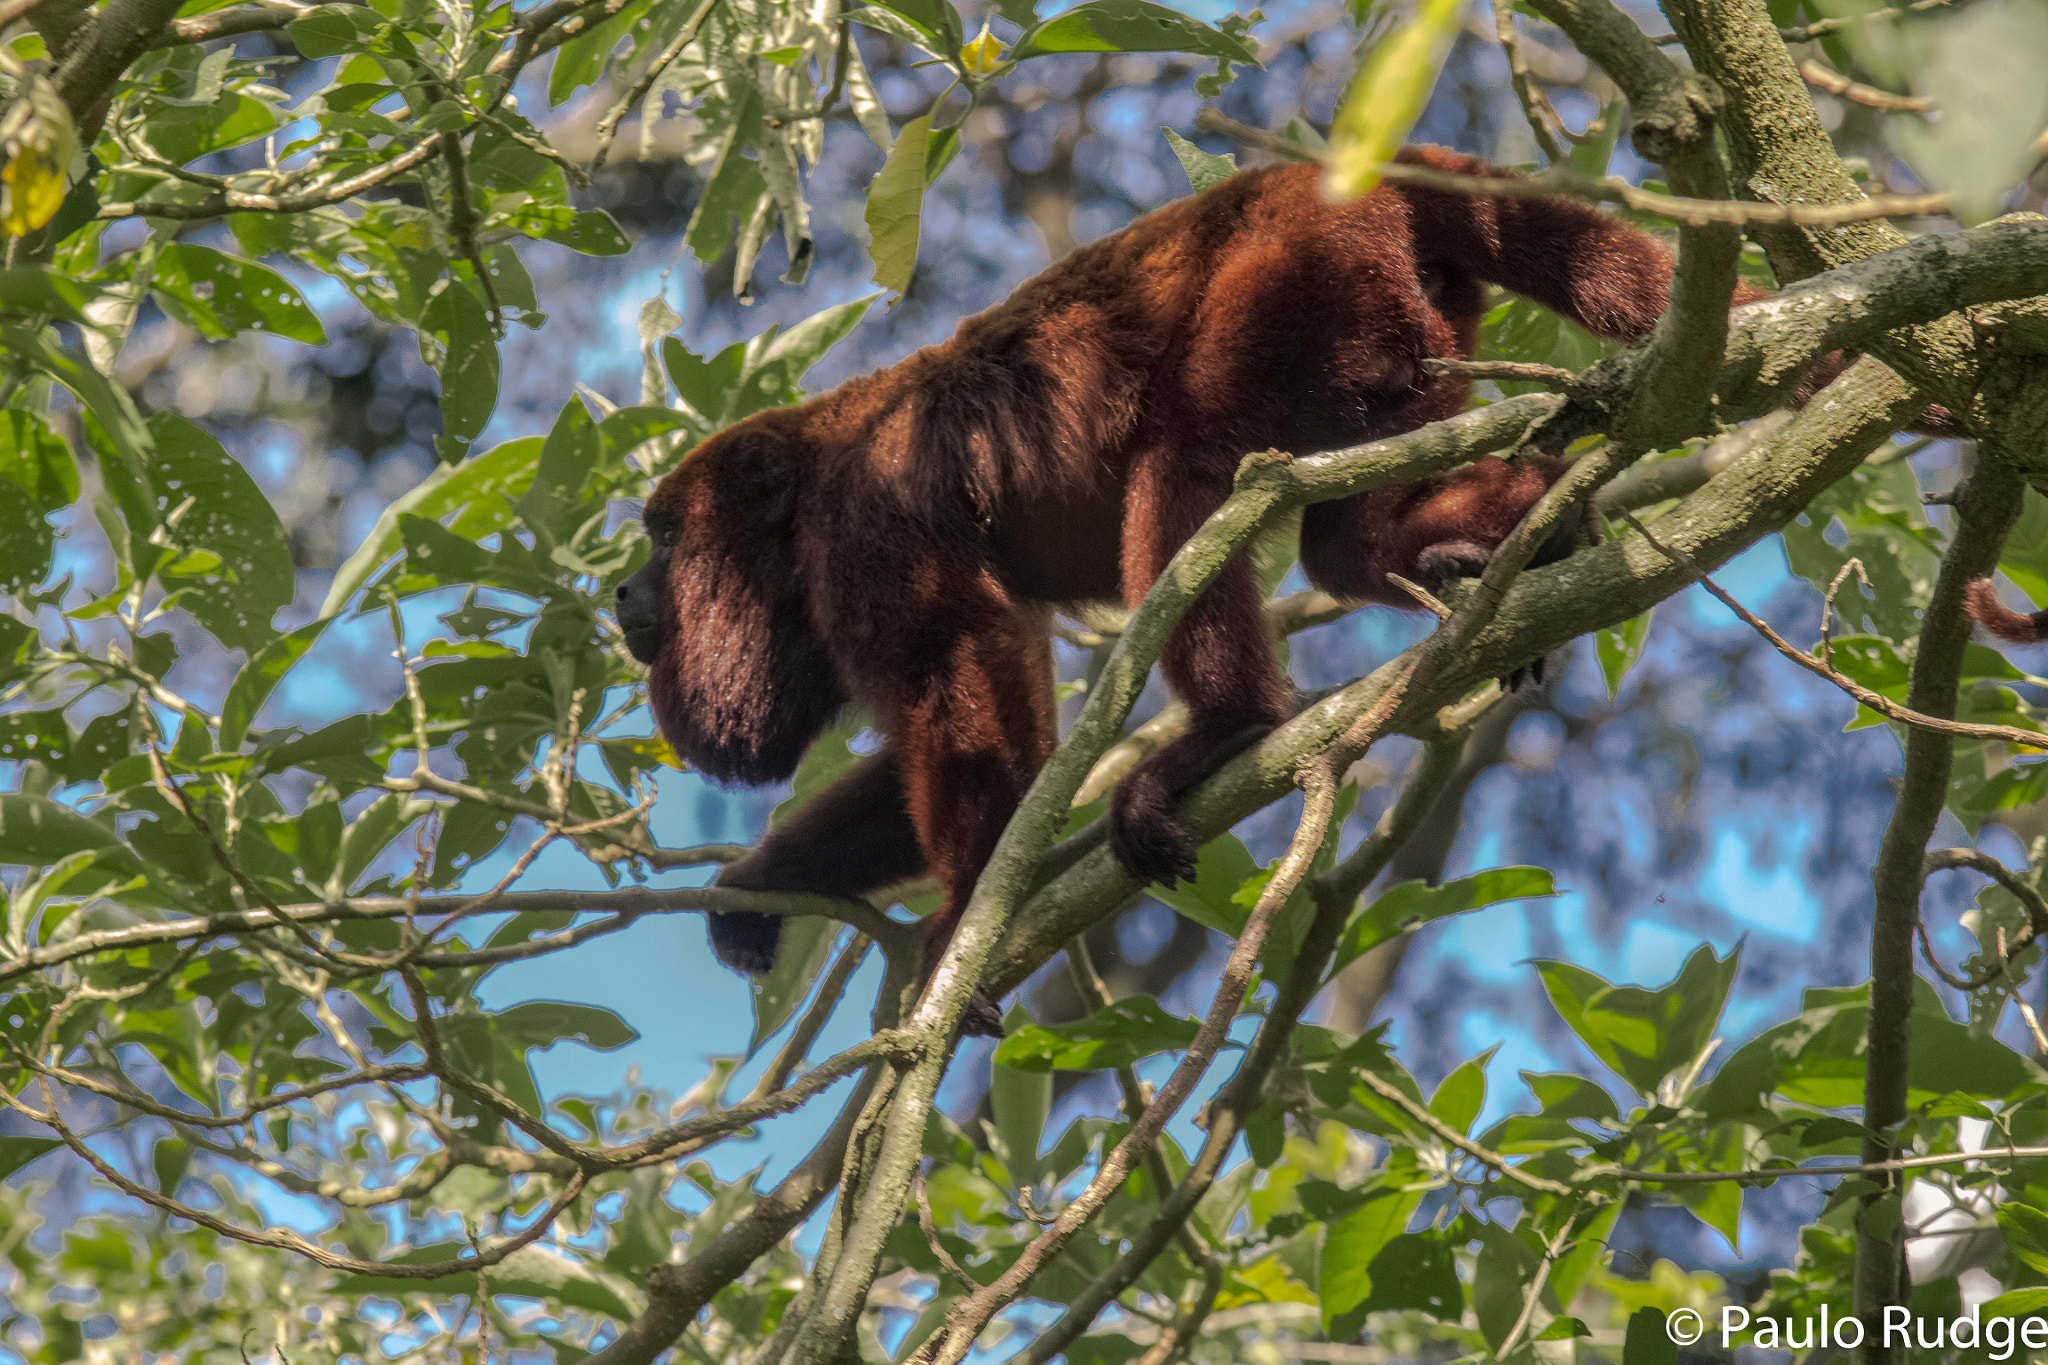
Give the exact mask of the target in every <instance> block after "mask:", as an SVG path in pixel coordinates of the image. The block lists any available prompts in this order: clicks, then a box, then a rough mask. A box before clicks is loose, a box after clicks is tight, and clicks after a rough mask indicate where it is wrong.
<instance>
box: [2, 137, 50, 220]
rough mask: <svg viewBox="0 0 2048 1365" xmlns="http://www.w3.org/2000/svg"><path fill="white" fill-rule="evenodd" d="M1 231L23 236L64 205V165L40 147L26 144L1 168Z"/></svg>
mask: <svg viewBox="0 0 2048 1365" xmlns="http://www.w3.org/2000/svg"><path fill="white" fill-rule="evenodd" d="M0 183H4V184H5V185H6V192H5V193H4V194H0V200H4V201H5V202H4V203H0V231H5V232H7V233H9V234H11V235H13V236H16V237H23V236H26V235H28V234H29V233H31V232H34V231H35V230H36V229H37V228H39V227H41V226H42V225H43V224H45V223H47V222H49V221H50V220H51V219H52V218H54V217H56V216H57V210H58V209H59V208H61V207H63V205H64V168H63V167H62V166H60V165H58V164H57V160H56V158H55V157H53V156H51V155H50V154H49V153H48V152H46V151H43V150H41V149H40V148H37V147H24V148H22V149H21V151H19V152H18V153H16V154H15V157H14V159H13V160H12V161H10V162H8V163H7V166H6V168H5V169H4V170H0Z"/></svg>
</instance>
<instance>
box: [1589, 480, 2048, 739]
mask: <svg viewBox="0 0 2048 1365" xmlns="http://www.w3.org/2000/svg"><path fill="white" fill-rule="evenodd" d="M1621 518H1622V520H1624V521H1626V522H1627V523H1628V524H1629V525H1631V526H1633V527H1635V529H1636V530H1637V531H1638V532H1640V533H1641V534H1642V537H1643V539H1645V540H1647V541H1649V542H1650V545H1651V546H1652V547H1653V548H1654V549H1656V550H1657V551H1658V552H1659V553H1661V554H1663V555H1664V556H1665V557H1666V558H1668V559H1670V560H1671V561H1672V562H1673V563H1674V564H1677V565H1679V566H1680V567H1681V568H1683V569H1685V570H1686V571H1687V572H1688V573H1690V574H1691V575H1692V576H1693V578H1694V580H1695V581H1697V582H1698V583H1699V584H1700V586H1701V587H1703V588H1705V589H1706V590H1707V591H1708V592H1710V593H1712V594H1713V595H1714V596H1715V598H1716V599H1718V600H1719V601H1720V603H1721V605H1723V606H1725V607H1727V608H1728V610H1730V611H1732V612H1734V613H1735V614H1736V615H1737V616H1738V617H1740V618H1741V619H1742V621H1743V624H1745V625H1747V626H1748V627H1749V628H1750V629H1751V630H1754V631H1755V632H1757V634H1759V635H1761V636H1763V637H1764V639H1766V640H1768V641H1770V643H1771V646H1772V647H1773V648H1774V649H1776V650H1777V651H1778V652H1779V653H1780V654H1782V655H1784V656H1785V657H1786V658H1788V659H1790V660H1791V661H1792V662H1793V663H1796V664H1798V665H1799V666H1800V667H1801V668H1803V669H1805V670H1806V671H1807V672H1809V673H1812V674H1814V675H1815V676H1816V677H1821V678H1825V679H1827V680H1828V681H1829V682H1831V683H1833V684H1834V685H1835V686H1836V687H1839V688H1841V689H1842V690H1843V691H1844V692H1847V693H1848V694H1849V695H1850V696H1852V697H1854V698H1855V699H1856V700H1857V701H1859V702H1861V703H1863V704H1864V705H1865V706H1867V707H1869V708H1870V709H1871V710H1873V711H1875V712H1877V713H1878V714H1879V715H1881V716H1884V717H1885V718H1886V719H1887V720H1895V721H1897V722H1898V723H1899V724H1901V725H1910V726H1913V727H1914V728H1915V729H1919V730H1928V731H1932V732H1933V733H1935V734H1943V735H1957V736H1960V737H1962V738H1965V739H2000V740H2004V741H2005V742H2006V743H2007V744H2016V745H2020V746H2021V747H2023V748H2028V749H2048V736H2043V735H2040V734H2037V733H2035V732H2033V731H2031V730H2022V729H2020V728H2018V727H2017V726H2012V725H1978V724H1975V723H1974V722H1970V721H1960V720H1943V719H1941V718H1940V717H1939V716H1928V715H1922V714H1921V713H1920V712H1918V711H1912V710H1908V709H1907V708H1906V707H1904V706H1902V705H1900V704H1899V703H1898V702H1895V701H1893V700H1892V699H1891V698H1890V697H1887V696H1885V695H1883V694H1882V693H1879V692H1873V691H1871V690H1870V689H1869V688H1867V687H1865V686H1864V685H1863V684H1862V683H1859V682H1857V681H1856V680H1855V679H1854V678H1851V677H1849V676H1847V675H1846V674H1844V673H1841V672H1838V671H1837V670H1835V669H1833V668H1830V667H1828V665H1826V664H1825V663H1823V662H1821V661H1820V660H1819V659H1816V658H1815V657H1814V656H1813V655H1811V654H1806V653H1802V652H1801V651H1799V650H1798V649H1796V648H1794V647H1793V646H1792V645H1791V644H1790V643H1789V642H1788V641H1787V640H1786V639H1785V637H1784V636H1782V635H1780V634H1778V632H1777V631H1775V630H1772V629H1771V627H1770V625H1769V623H1767V622H1765V621H1762V620H1760V619H1758V617H1757V616H1756V615H1755V614H1754V613H1752V612H1751V611H1749V609H1748V608H1746V607H1744V606H1743V605H1742V604H1741V603H1740V602H1737V601H1736V600H1735V599H1734V598H1733V597H1730V596H1729V595H1728V594H1727V593H1726V592H1725V591H1723V590H1722V588H1721V585H1720V584H1718V583H1716V582H1714V580H1713V579H1712V578H1711V577H1709V576H1708V575H1707V572H1706V571H1705V570H1704V569H1702V568H1700V566H1699V565H1698V564H1697V563H1695V562H1694V561H1693V558H1692V556H1690V555H1688V554H1686V553H1685V552H1684V551H1683V550H1680V549H1678V548H1676V547H1675V546H1670V545H1665V544H1663V543H1662V542H1660V541H1659V540H1658V539H1657V538H1656V537H1655V536H1653V535H1651V534H1650V533H1649V531H1648V530H1647V529H1645V527H1644V526H1643V524H1642V523H1641V522H1640V521H1638V520H1636V517H1635V514H1634V513H1633V512H1623V513H1622V514H1621Z"/></svg>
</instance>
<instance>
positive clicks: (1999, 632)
mask: <svg viewBox="0 0 2048 1365" xmlns="http://www.w3.org/2000/svg"><path fill="white" fill-rule="evenodd" d="M1965 601H1966V603H1967V605H1968V607H1969V612H1970V615H1971V616H1972V617H1974V618H1975V619H1976V622H1977V624H1978V625H1980V626H1982V627H1984V629H1986V630H1988V631H1990V632H1991V633H1992V634H1993V635H1996V636H1997V637H1998V638H1999V639H2001V640H2010V641H2011V642H2012V643H2014V644H2016V645H2038V644H2040V643H2041V642H2042V641H2043V640H2048V611H2037V612H2032V613H2028V612H2020V611H2014V610H2013V609H2012V608H2011V607H2008V606H2007V605H2005V603H2003V602H2001V601H1999V600H1998V592H1997V590H1996V589H1994V588H1993V587H1992V586H1991V580H1990V579H1988V578H1980V579H1978V580H1977V581H1976V582H1974V583H1972V584H1971V585H1970V587H1969V592H1968V596H1967V597H1966V598H1965Z"/></svg>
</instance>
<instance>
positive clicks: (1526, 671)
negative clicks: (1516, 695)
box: [1500, 654, 1549, 692]
mask: <svg viewBox="0 0 2048 1365" xmlns="http://www.w3.org/2000/svg"><path fill="white" fill-rule="evenodd" d="M1548 659H1549V656H1548V655H1544V654H1538V655H1537V656H1536V657H1535V658H1533V659H1531V660H1529V662H1528V663H1525V664H1523V665H1522V666H1521V667H1520V668H1517V669H1515V670H1513V671H1512V672H1510V673H1509V674H1508V675H1507V676H1506V677H1504V678H1502V679H1501V680H1500V690H1501V691H1503V692H1519V691H1521V690H1522V686H1523V684H1525V683H1526V684H1528V685H1529V686H1531V687H1541V686H1543V665H1544V664H1545V663H1546V662H1547V661H1548Z"/></svg>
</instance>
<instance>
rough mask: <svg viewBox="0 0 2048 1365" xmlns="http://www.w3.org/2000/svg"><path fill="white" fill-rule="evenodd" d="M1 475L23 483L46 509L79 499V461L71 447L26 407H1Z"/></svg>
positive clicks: (38, 505) (22, 485)
mask: <svg viewBox="0 0 2048 1365" xmlns="http://www.w3.org/2000/svg"><path fill="white" fill-rule="evenodd" d="M0 479H7V480H10V481H12V482H14V483H17V484H19V485H20V486H21V487H22V489H23V490H24V491H26V492H27V493H28V495H29V497H30V498H31V499H32V500H33V501H34V503H35V505H36V506H37V507H38V508H40V509H41V510H43V511H45V512H54V511H56V510H57V509H58V508H60V507H64V506H68V505H69V504H71V503H74V502H76V501H78V462H77V461H76V460H74V459H72V458H71V447H70V446H68V445H66V444H65V443H64V438H63V437H61V436H59V435H58V434H57V433H56V432H54V431H52V430H50V428H49V425H48V424H47V423H45V422H44V421H43V419H42V418H40V417H38V416H36V414H34V413H32V412H29V411H26V410H25V409H22V408H7V409H4V410H0Z"/></svg>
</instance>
